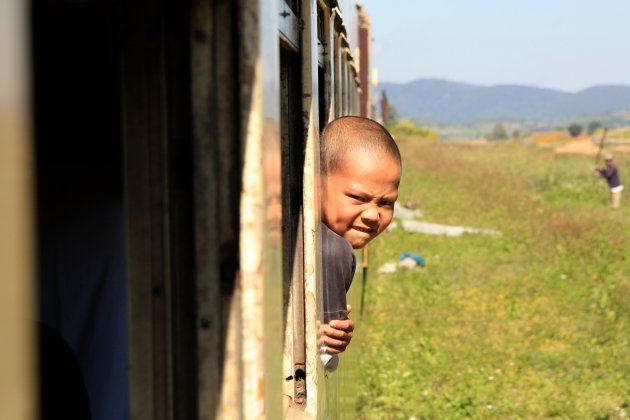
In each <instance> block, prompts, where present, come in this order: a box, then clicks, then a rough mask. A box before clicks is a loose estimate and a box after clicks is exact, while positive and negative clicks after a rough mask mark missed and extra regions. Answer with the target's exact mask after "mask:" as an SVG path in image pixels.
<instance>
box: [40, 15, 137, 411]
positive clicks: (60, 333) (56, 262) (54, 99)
mask: <svg viewBox="0 0 630 420" xmlns="http://www.w3.org/2000/svg"><path fill="white" fill-rule="evenodd" d="M32 42H33V49H32V51H33V67H34V80H33V82H34V107H35V131H36V133H35V135H36V160H37V161H36V171H37V211H38V230H37V237H38V245H39V319H38V320H39V322H40V323H41V324H43V327H42V331H44V332H45V334H44V333H43V334H42V335H41V337H42V338H43V342H42V343H41V349H43V352H42V354H41V356H42V357H41V360H42V361H43V362H42V363H43V364H44V366H42V371H41V373H42V375H44V376H45V378H42V379H44V380H42V381H41V386H42V399H41V400H42V410H41V411H42V418H45V419H48V418H51V419H52V418H77V417H74V414H77V413H76V405H77V404H80V403H81V398H82V397H81V392H80V389H81V386H82V384H80V383H79V382H80V381H81V380H82V381H83V386H84V389H85V391H86V394H87V400H88V401H87V404H88V405H89V407H88V408H89V411H90V412H91V418H93V419H102V420H106V419H125V418H128V416H129V391H128V389H129V384H128V376H127V365H128V357H127V351H128V350H127V349H128V345H127V312H126V253H125V222H124V220H125V217H124V202H123V169H122V168H123V153H122V139H121V118H120V92H119V85H120V83H119V72H118V65H119V63H118V59H117V58H118V48H117V45H118V43H117V20H116V16H115V13H114V11H113V9H112V8H110V7H109V6H108V5H106V4H101V5H100V6H94V7H86V6H82V7H76V6H75V7H72V6H63V5H52V6H44V5H35V6H34V9H33V37H32ZM46 337H51V339H50V340H48V339H47V338H46ZM60 340H61V341H60ZM64 342H65V343H66V344H67V348H66V350H68V349H69V350H68V351H69V352H70V353H68V351H66V352H65V353H64V354H66V356H67V357H68V358H69V360H70V359H72V358H73V357H74V358H75V360H76V362H77V363H78V368H79V370H80V372H78V375H69V374H68V373H67V372H64V370H60V371H55V370H50V369H47V367H49V366H47V364H48V362H46V360H50V357H47V356H50V355H51V354H53V353H54V352H55V351H57V350H59V349H62V350H63V349H64V347H63V343H64ZM57 344H58V345H57ZM56 349H57V350H56ZM51 352H53V353H51ZM52 360H53V361H52V362H51V363H55V362H54V358H53V359H52ZM55 372H57V373H55ZM70 382H72V383H70ZM67 389H73V390H75V392H74V394H73V395H69V394H68V393H65V392H64V391H66V390H67ZM81 418H85V417H84V416H83V415H82V416H81Z"/></svg>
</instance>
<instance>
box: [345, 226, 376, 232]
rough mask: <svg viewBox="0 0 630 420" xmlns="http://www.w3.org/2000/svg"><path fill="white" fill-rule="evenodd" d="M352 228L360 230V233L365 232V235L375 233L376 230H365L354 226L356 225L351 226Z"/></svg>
mask: <svg viewBox="0 0 630 420" xmlns="http://www.w3.org/2000/svg"><path fill="white" fill-rule="evenodd" d="M350 227H351V228H352V229H354V230H358V231H359V232H363V233H367V234H370V233H372V232H374V230H375V229H370V228H364V227H360V226H354V225H351V226H350Z"/></svg>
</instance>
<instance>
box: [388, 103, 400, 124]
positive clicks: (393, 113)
mask: <svg viewBox="0 0 630 420" xmlns="http://www.w3.org/2000/svg"><path fill="white" fill-rule="evenodd" d="M396 124H398V111H397V110H396V108H394V107H393V106H392V105H389V106H388V107H387V128H388V129H389V128H391V127H394V126H396Z"/></svg>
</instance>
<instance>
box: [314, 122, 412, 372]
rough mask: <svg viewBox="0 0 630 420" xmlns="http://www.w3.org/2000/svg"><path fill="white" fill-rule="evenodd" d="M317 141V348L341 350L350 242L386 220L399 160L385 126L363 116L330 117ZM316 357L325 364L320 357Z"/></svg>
mask: <svg viewBox="0 0 630 420" xmlns="http://www.w3.org/2000/svg"><path fill="white" fill-rule="evenodd" d="M320 144H321V153H320V154H321V182H322V222H323V225H322V238H323V239H322V242H323V243H322V248H323V258H322V263H323V269H324V276H323V277H324V323H325V325H324V334H325V335H324V336H323V346H322V353H323V354H324V355H326V354H328V355H335V354H337V353H340V352H342V351H344V350H345V348H346V347H347V345H348V344H349V343H350V340H351V339H352V331H353V329H354V323H353V322H352V320H350V319H348V318H347V314H348V313H349V312H350V307H349V306H348V307H347V311H346V299H345V292H346V291H347V290H348V288H349V287H350V282H352V277H353V275H354V265H355V262H354V254H353V252H352V249H351V248H355V249H357V248H363V247H364V246H365V245H367V244H368V243H369V242H370V241H371V240H372V239H374V238H375V237H376V236H378V235H379V234H381V233H382V232H383V231H384V230H385V229H386V228H387V226H389V224H390V223H391V221H392V218H393V215H394V204H395V202H396V200H397V199H398V185H399V183H400V177H401V173H402V172H401V171H402V162H401V157H400V151H399V150H398V146H397V145H396V142H395V141H394V139H393V138H392V136H391V135H390V134H389V132H388V131H387V130H386V129H385V128H384V127H383V126H381V125H380V124H378V123H377V122H375V121H372V120H369V119H367V118H362V117H353V116H349V117H341V118H338V119H336V120H334V121H332V122H331V123H330V124H328V125H327V126H326V128H325V129H324V132H323V133H322V136H321V140H320ZM341 238H343V239H344V240H345V242H344V241H343V240H341ZM322 360H323V361H324V363H325V364H326V362H327V361H326V360H324V357H322ZM328 368H329V367H328V366H327V369H328ZM333 369H334V368H333Z"/></svg>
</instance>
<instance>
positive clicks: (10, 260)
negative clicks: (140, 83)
mask: <svg viewBox="0 0 630 420" xmlns="http://www.w3.org/2000/svg"><path fill="white" fill-rule="evenodd" d="M27 10H28V9H27V4H26V3H25V2H23V1H20V0H3V1H2V2H1V3H0V232H2V234H1V235H0V279H2V293H0V342H1V343H2V346H1V349H0V372H2V375H0V394H1V395H2V401H3V402H2V404H1V405H0V418H3V419H26V420H29V419H35V418H36V416H37V402H36V401H37V387H36V379H35V377H36V376H35V328H34V327H35V323H34V322H33V319H34V318H35V305H34V299H33V296H34V274H35V273H34V270H33V267H34V265H35V261H34V256H33V255H34V253H33V213H32V194H33V188H32V187H33V179H32V167H31V162H32V143H31V117H30V110H29V90H28V87H27V86H28V82H27V77H28V75H29V71H28V65H27V56H28V51H29V49H28V38H27V36H26V28H27V23H28V15H27Z"/></svg>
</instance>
